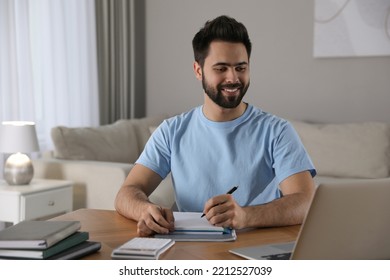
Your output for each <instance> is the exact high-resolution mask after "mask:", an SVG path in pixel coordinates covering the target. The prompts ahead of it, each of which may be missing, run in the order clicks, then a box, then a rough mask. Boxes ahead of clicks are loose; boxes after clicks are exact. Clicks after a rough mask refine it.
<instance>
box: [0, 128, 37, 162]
mask: <svg viewBox="0 0 390 280" xmlns="http://www.w3.org/2000/svg"><path fill="white" fill-rule="evenodd" d="M38 150H39V145H38V138H37V132H36V130H35V124H34V123H33V122H19V121H10V122H3V123H2V125H1V126H0V152H2V153H8V154H11V153H16V152H21V153H31V152H35V151H38Z"/></svg>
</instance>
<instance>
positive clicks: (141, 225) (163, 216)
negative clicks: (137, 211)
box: [137, 203, 175, 236]
mask: <svg viewBox="0 0 390 280" xmlns="http://www.w3.org/2000/svg"><path fill="white" fill-rule="evenodd" d="M174 220H175V219H174V217H173V212H172V210H171V209H168V208H162V207H160V206H158V205H156V204H152V203H150V204H149V205H148V206H147V207H146V210H145V211H143V212H142V214H141V216H140V217H139V219H138V223H137V233H138V235H139V236H150V235H153V234H155V233H160V234H167V233H169V232H170V231H173V230H174Z"/></svg>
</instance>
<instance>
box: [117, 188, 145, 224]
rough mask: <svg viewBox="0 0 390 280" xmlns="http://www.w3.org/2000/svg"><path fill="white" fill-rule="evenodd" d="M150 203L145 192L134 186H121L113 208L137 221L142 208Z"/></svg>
mask: <svg viewBox="0 0 390 280" xmlns="http://www.w3.org/2000/svg"><path fill="white" fill-rule="evenodd" d="M149 203H151V202H150V201H149V199H148V197H147V196H146V194H145V193H144V192H143V191H142V190H140V189H139V188H138V187H136V186H126V185H125V186H122V187H121V189H120V190H119V192H118V194H117V196H116V198H115V209H116V210H117V212H118V213H120V214H121V215H122V216H125V217H126V218H128V219H133V220H135V221H138V218H139V217H140V216H141V213H142V212H143V211H144V210H143V209H144V208H145V206H147V204H149Z"/></svg>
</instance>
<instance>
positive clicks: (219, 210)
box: [203, 171, 314, 229]
mask: <svg viewBox="0 0 390 280" xmlns="http://www.w3.org/2000/svg"><path fill="white" fill-rule="evenodd" d="M280 189H281V191H282V193H283V197H281V198H279V199H276V200H274V201H271V202H269V203H267V204H263V205H256V206H247V207H240V206H239V205H238V204H237V203H236V201H235V200H234V198H233V196H232V195H220V196H215V197H213V198H211V199H210V200H208V201H207V203H206V204H205V209H204V212H203V213H206V218H207V219H208V220H209V221H210V223H211V224H214V225H217V226H223V227H232V228H236V229H240V228H248V227H271V226H285V225H295V224H301V223H302V222H303V219H304V217H305V215H306V212H307V210H308V209H309V206H310V202H311V199H312V196H313V193H314V181H313V179H312V177H311V174H310V172H309V171H305V172H301V173H297V174H294V175H292V176H290V177H288V178H286V179H285V180H284V181H283V182H282V183H281V184H280Z"/></svg>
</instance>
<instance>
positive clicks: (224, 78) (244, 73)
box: [197, 41, 250, 108]
mask: <svg viewBox="0 0 390 280" xmlns="http://www.w3.org/2000/svg"><path fill="white" fill-rule="evenodd" d="M198 71H199V73H201V75H200V76H198V75H197V76H198V79H201V80H202V85H203V89H204V91H205V93H206V94H207V95H208V97H209V98H210V99H211V100H212V101H213V102H214V103H215V104H217V105H219V106H220V107H222V108H236V107H237V106H238V105H239V104H240V103H241V100H242V98H243V97H244V95H245V93H246V91H247V90H248V87H249V83H250V81H249V59H248V54H247V51H246V49H245V46H244V45H243V44H241V43H228V42H222V41H214V42H212V43H211V44H210V49H209V54H208V56H207V57H206V59H205V62H204V66H203V68H201V69H198Z"/></svg>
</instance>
